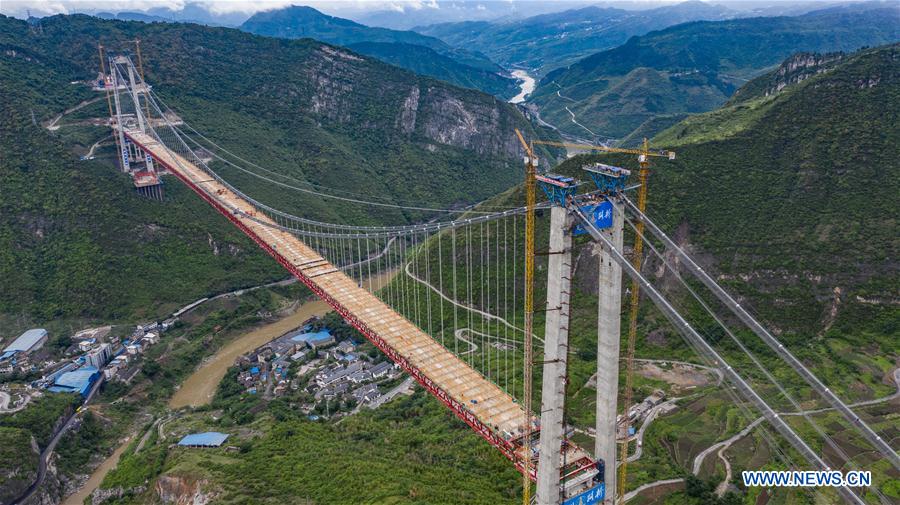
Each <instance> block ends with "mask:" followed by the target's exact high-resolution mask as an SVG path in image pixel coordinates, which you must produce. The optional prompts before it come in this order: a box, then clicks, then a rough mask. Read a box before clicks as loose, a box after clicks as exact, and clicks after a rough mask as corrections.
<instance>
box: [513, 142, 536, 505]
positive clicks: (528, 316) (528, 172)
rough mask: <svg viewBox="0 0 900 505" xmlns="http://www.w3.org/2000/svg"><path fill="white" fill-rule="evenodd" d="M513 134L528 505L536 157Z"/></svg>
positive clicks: (526, 503) (525, 502) (527, 497)
mask: <svg viewBox="0 0 900 505" xmlns="http://www.w3.org/2000/svg"><path fill="white" fill-rule="evenodd" d="M516 136H518V137H519V142H521V143H522V147H524V148H525V154H526V163H525V328H524V329H525V335H524V341H525V355H524V357H523V360H522V361H523V368H524V375H525V377H524V378H523V381H522V383H523V389H524V390H523V393H522V396H523V397H524V398H523V403H524V405H523V406H524V410H525V438H524V442H525V444H524V450H525V458H524V461H523V467H524V471H523V472H522V505H531V452H532V451H531V435H532V432H531V421H532V419H531V416H532V414H531V397H532V391H531V389H532V375H533V370H532V369H533V365H534V357H533V351H532V335H533V330H534V206H535V201H536V194H535V187H536V181H535V175H537V167H536V165H535V163H536V157H535V155H534V149H533V144H532V145H529V144H528V143H527V142H525V138H524V137H523V136H522V133H521V132H520V131H519V130H518V129H516Z"/></svg>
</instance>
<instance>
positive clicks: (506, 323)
mask: <svg viewBox="0 0 900 505" xmlns="http://www.w3.org/2000/svg"><path fill="white" fill-rule="evenodd" d="M410 265H412V262H409V263H407V264H406V267H405V268H404V269H403V270H404V272H406V275H408V276H409V277H410V278H411V279H412V280H414V281H416V282H418V283H419V284H422V285H423V286H425V287H427V288H428V289H430V290H432V291H434V292H435V293H437V294H438V296H440V297H441V298H443V299H444V300H447V301H448V302H450V303H451V304H453V305H455V306H457V307H459V308H461V309H463V310H468V311H469V312H474V313H475V314H479V315H481V316H483V317H485V318H487V319H493V320H495V321H498V322H500V323H501V324H503V325H504V326H506V327H508V328H510V329H512V330H516V331H520V332H523V333H524V331H525V330H523V329H521V328H519V327H518V326H515V325H513V324H511V323H510V322H509V321H507V320H506V319H503V318H502V317H500V316H495V315H494V314H491V313H489V312H484V311H483V310H479V309H476V308H475V307H470V306H468V305H465V304H462V303H460V302H457V301H456V300H453V299H451V298H449V297H447V295H445V294H444V293H442V292H441V291H440V290H439V289H438V288H436V287H434V286H433V285H432V284H431V283H429V282H428V281H426V280H425V279H422V278H419V277H416V275H415V274H414V273H412V271H411V270H410V269H409V267H410ZM532 338H534V340H535V341H537V342H540V343H541V344H543V343H544V339H542V338H541V337H538V336H537V335H532Z"/></svg>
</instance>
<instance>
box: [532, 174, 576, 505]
mask: <svg viewBox="0 0 900 505" xmlns="http://www.w3.org/2000/svg"><path fill="white" fill-rule="evenodd" d="M535 178H536V179H537V181H538V182H539V183H540V185H541V189H543V190H544V192H545V193H546V194H547V197H548V199H549V200H550V202H552V207H551V208H550V245H549V249H548V251H547V254H548V257H549V259H548V264H547V307H546V313H547V318H546V329H545V333H544V373H543V382H542V386H541V432H540V442H539V449H538V450H539V452H538V468H537V503H538V505H557V504H558V503H560V500H561V499H565V498H566V496H565V490H563V489H562V486H561V485H560V472H561V471H563V470H564V469H563V468H562V462H561V461H560V453H562V452H564V450H565V448H564V446H563V445H564V442H565V431H566V429H565V419H564V414H565V400H566V381H567V365H568V354H569V296H570V292H571V284H572V224H573V218H572V216H571V215H570V213H569V211H568V210H567V209H566V203H567V200H568V199H570V198H571V197H572V196H574V195H575V191H576V189H577V186H578V184H577V182H576V181H575V180H574V179H572V178H570V177H562V176H557V175H552V174H547V175H539V176H536V177H535Z"/></svg>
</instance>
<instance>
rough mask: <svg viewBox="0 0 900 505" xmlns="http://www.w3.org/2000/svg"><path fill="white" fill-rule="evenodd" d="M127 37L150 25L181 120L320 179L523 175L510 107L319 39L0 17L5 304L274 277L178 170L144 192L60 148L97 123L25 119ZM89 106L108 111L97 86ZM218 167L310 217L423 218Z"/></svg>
mask: <svg viewBox="0 0 900 505" xmlns="http://www.w3.org/2000/svg"><path fill="white" fill-rule="evenodd" d="M134 38H140V39H141V40H142V41H144V44H143V46H142V47H143V48H144V58H145V59H144V63H145V68H146V71H147V79H148V81H149V82H152V83H153V84H154V86H155V89H156V91H157V92H158V93H159V94H160V95H161V96H163V97H164V98H165V99H166V100H167V101H168V102H169V103H170V104H171V105H172V106H173V108H174V109H175V110H177V111H178V112H179V113H181V114H182V115H183V117H184V118H185V119H186V120H187V121H188V122H189V123H190V124H192V125H194V126H196V127H197V128H199V129H200V130H201V131H203V132H204V133H206V134H208V135H209V136H210V137H211V138H213V139H215V140H216V141H217V142H219V143H220V144H221V145H223V146H226V147H228V148H229V149H231V150H232V151H233V152H235V153H236V154H239V155H242V156H243V157H245V158H246V159H252V160H254V161H255V162H257V163H259V164H262V165H264V166H266V167H267V168H269V169H271V170H275V171H277V172H279V173H281V174H285V175H289V176H291V177H294V178H296V179H299V180H300V181H301V183H312V184H315V185H318V186H324V187H326V188H335V189H333V190H328V191H329V194H332V195H340V196H347V193H350V194H351V195H356V196H361V197H362V198H372V199H377V200H378V201H381V202H384V203H388V204H390V203H392V202H393V203H406V204H412V205H416V204H420V206H421V204H426V205H425V206H448V205H463V204H466V203H469V202H473V201H476V200H478V199H481V198H484V197H486V196H488V195H490V194H492V193H494V192H496V191H500V190H502V189H504V188H506V187H508V186H509V185H511V184H513V183H515V181H516V180H518V179H519V178H520V177H521V175H520V172H521V162H520V159H519V153H518V147H517V146H516V144H515V140H514V139H515V137H514V135H513V132H512V128H513V127H519V128H525V129H529V128H530V127H529V125H528V123H527V122H526V121H525V120H524V118H522V117H521V115H519V113H518V112H517V111H516V109H515V108H514V107H512V106H510V105H508V104H506V103H504V102H501V101H498V100H496V99H494V98H492V97H490V96H489V95H484V94H481V93H478V92H473V91H471V90H463V89H459V88H455V87H452V86H450V85H447V84H445V83H443V82H440V81H435V80H432V79H428V78H424V77H418V76H416V75H414V74H411V73H409V72H405V71H402V70H399V69H397V68H395V67H391V66H388V65H385V64H383V63H380V62H378V61H376V60H370V59H367V58H363V57H360V56H357V55H354V54H352V53H349V52H346V51H344V50H340V49H336V48H333V47H331V46H327V45H324V44H321V43H318V42H313V41H309V40H305V41H288V40H280V39H268V38H261V37H256V36H253V35H250V34H246V33H242V32H240V31H237V30H232V29H217V28H206V27H200V26H195V25H175V24H150V25H148V24H143V23H125V22H117V21H104V20H99V19H96V18H90V17H87V16H68V17H66V16H57V17H53V18H45V19H44V20H43V22H42V29H41V30H40V31H36V30H30V29H29V27H28V25H27V24H26V23H25V22H23V21H18V20H14V19H11V18H5V17H4V18H0V48H2V53H0V54H2V56H0V81H2V86H3V91H4V92H3V94H2V95H3V109H4V115H5V117H4V120H3V122H2V123H3V128H4V135H3V149H2V153H3V160H2V162H3V168H4V170H3V171H2V174H0V176H2V177H3V178H4V180H3V181H2V184H0V188H2V190H0V196H2V206H0V207H2V213H0V216H2V228H0V229H2V232H0V237H2V242H3V249H2V252H0V255H2V258H3V259H2V261H0V264H2V267H0V270H2V273H3V276H4V286H5V289H4V290H2V294H0V300H2V305H0V313H2V314H12V313H18V314H24V315H32V316H34V317H38V318H42V319H43V318H49V317H82V316H83V317H89V318H90V317H124V316H126V315H128V314H132V313H134V312H154V311H157V310H160V308H161V307H163V306H167V307H172V306H175V305H176V303H180V302H184V301H190V300H192V299H196V298H198V297H199V296H202V295H204V294H206V293H209V292H212V291H220V290H223V289H225V288H228V287H234V286H236V285H248V284H253V283H257V282H261V281H265V280H268V279H272V278H274V277H281V276H283V273H282V272H281V271H280V270H278V269H277V267H275V266H274V265H273V264H272V263H271V262H270V261H269V260H267V259H266V258H265V257H264V256H263V255H262V253H260V252H257V251H256V248H255V247H253V246H252V245H251V244H250V242H248V241H246V240H245V239H244V238H242V237H241V236H240V234H239V233H238V232H237V231H236V230H232V229H231V227H230V226H228V225H226V224H225V222H224V221H222V220H220V219H219V218H217V217H216V216H214V215H213V214H212V213H210V212H209V211H208V210H206V209H204V208H203V204H202V202H200V201H199V200H196V199H195V198H194V197H191V196H190V195H189V194H188V193H187V192H186V191H185V190H184V189H183V188H181V186H180V185H178V184H169V185H168V186H169V187H168V189H167V191H168V194H169V199H168V200H167V202H165V203H162V204H159V203H154V202H148V201H145V200H141V199H140V198H137V197H136V196H135V195H133V194H132V191H131V189H130V182H129V181H128V180H127V178H125V177H123V176H121V175H119V174H117V173H116V172H115V170H114V169H113V168H112V167H110V166H109V165H106V164H99V163H95V162H83V163H79V164H77V165H76V164H75V162H74V161H73V159H74V155H73V154H72V153H71V152H69V151H68V149H70V148H71V145H70V141H71V139H72V137H73V136H77V135H75V133H76V132H80V133H78V135H81V136H86V137H87V138H89V139H90V140H89V141H87V145H90V143H92V142H93V141H95V140H99V139H101V138H102V137H104V136H106V135H108V131H106V130H104V129H103V128H99V129H98V130H91V129H83V130H78V129H76V127H68V126H67V127H64V128H63V129H61V130H59V133H58V135H60V137H59V138H54V136H53V135H50V134H48V133H47V132H46V131H44V130H42V129H41V128H38V127H37V126H36V124H35V123H34V122H32V112H33V113H34V119H35V121H36V122H39V121H41V120H43V119H45V118H49V117H50V116H51V115H53V114H55V113H56V112H57V111H61V110H63V109H65V108H67V107H70V106H71V105H73V104H76V103H78V102H79V101H82V100H86V99H89V98H93V97H94V96H95V95H94V94H93V93H92V92H90V91H89V90H88V89H87V87H86V86H84V85H80V84H75V85H73V84H70V82H71V81H78V80H83V79H87V80H91V79H93V78H94V76H95V75H96V69H97V63H96V61H97V60H96V58H97V57H96V45H95V44H96V43H97V41H98V40H99V41H100V42H102V43H103V44H104V46H106V47H108V48H111V50H114V49H115V48H123V49H127V48H128V47H129V46H130V44H129V43H127V42H126V41H128V40H133V39H134ZM92 107H95V109H93V112H94V113H95V114H96V115H97V116H103V115H104V114H105V113H106V112H105V109H106V104H105V100H101V101H100V102H97V103H96V104H94V105H93V106H92ZM85 110H86V111H88V112H90V111H89V109H85ZM66 132H72V133H71V134H70V133H66ZM106 149H107V150H106V151H101V154H104V155H106V156H110V155H111V152H110V150H109V148H106ZM222 171H223V173H224V174H226V175H227V176H228V177H229V178H230V179H232V180H233V181H234V182H235V183H236V184H238V185H239V186H240V187H242V188H245V189H246V190H247V191H248V192H249V193H251V194H253V195H255V196H257V197H259V198H260V199H262V200H264V201H266V202H269V203H271V204H273V205H275V206H278V207H281V208H285V209H287V210H291V211H294V212H297V213H300V214H303V215H306V216H308V217H313V218H318V219H325V220H330V221H338V220H344V219H347V220H351V221H352V222H357V223H363V224H365V223H372V224H375V223H388V222H393V223H397V222H409V221H410V220H415V219H420V218H422V217H423V216H424V214H423V213H422V212H417V211H412V210H404V209H392V208H375V209H373V208H370V207H366V206H360V205H353V204H349V203H340V204H338V203H337V201H336V200H334V199H330V198H327V197H323V196H317V195H309V194H306V193H299V192H294V191H290V190H288V189H286V188H283V187H280V186H273V185H271V184H268V183H266V182H263V181H260V180H258V179H255V178H251V177H250V176H248V175H246V174H237V173H233V172H234V171H231V172H229V171H228V170H227V169H225V168H224V167H222ZM293 184H294V185H298V184H297V183H293ZM70 188H79V189H78V191H77V192H73V191H70ZM397 188H402V191H399V190H398V189H397ZM19 324H26V323H25V322H21V320H20V323H19Z"/></svg>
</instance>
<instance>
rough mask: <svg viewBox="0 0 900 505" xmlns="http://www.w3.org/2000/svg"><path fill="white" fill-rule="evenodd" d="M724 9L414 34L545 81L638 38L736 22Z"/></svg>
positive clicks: (554, 18) (440, 28)
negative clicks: (690, 25)
mask: <svg viewBox="0 0 900 505" xmlns="http://www.w3.org/2000/svg"><path fill="white" fill-rule="evenodd" d="M737 14H738V13H737V12H736V11H732V10H730V9H728V8H726V7H722V6H719V5H710V4H707V3H704V2H700V1H688V2H683V3H680V4H676V5H670V6H664V7H658V8H654V9H647V10H636V11H633V10H623V9H617V8H612V7H600V6H590V7H583V8H579V9H571V10H567V11H564V12H558V13H551V14H542V15H539V16H533V17H529V18H526V19H522V20H514V21H507V22H503V21H498V22H488V21H467V22H461V23H442V24H437V25H431V26H424V27H418V28H414V29H415V30H416V31H418V32H419V33H423V34H425V35H431V36H433V37H437V38H439V39H441V40H443V41H445V42H447V43H448V44H451V45H453V46H455V47H465V48H476V49H477V50H479V51H481V52H483V53H485V54H487V55H488V56H490V57H491V59H493V60H494V61H497V62H500V63H503V64H505V65H515V66H523V67H526V68H529V69H533V70H534V72H535V73H536V74H537V75H544V74H546V73H547V72H549V71H551V70H554V69H556V68H559V67H562V66H566V65H570V64H572V63H574V62H576V61H578V60H579V59H581V58H583V57H585V56H588V55H590V54H593V53H595V52H597V51H601V50H603V49H609V48H611V47H615V46H617V45H619V44H622V43H623V42H625V41H626V40H628V38H629V37H631V36H633V35H643V34H645V33H647V32H649V31H652V30H658V29H661V28H665V27H667V26H672V25H676V24H679V23H684V22H687V21H697V20H717V19H727V18H731V17H735V16H736V15H737Z"/></svg>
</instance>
